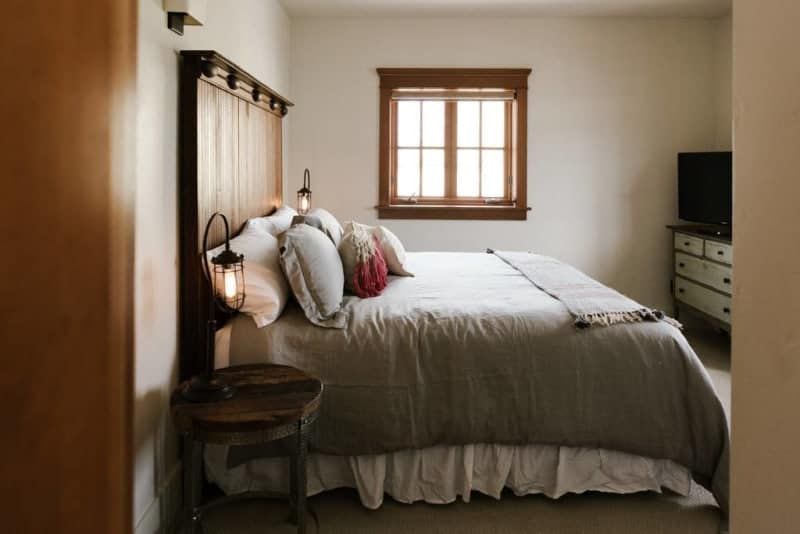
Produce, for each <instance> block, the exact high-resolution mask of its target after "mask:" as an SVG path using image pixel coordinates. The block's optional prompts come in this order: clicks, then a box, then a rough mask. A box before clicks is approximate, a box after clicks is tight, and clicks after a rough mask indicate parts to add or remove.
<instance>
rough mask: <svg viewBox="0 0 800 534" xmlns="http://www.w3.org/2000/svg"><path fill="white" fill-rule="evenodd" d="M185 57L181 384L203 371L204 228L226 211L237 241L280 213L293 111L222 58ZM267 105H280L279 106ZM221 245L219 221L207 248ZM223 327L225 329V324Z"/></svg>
mask: <svg viewBox="0 0 800 534" xmlns="http://www.w3.org/2000/svg"><path fill="white" fill-rule="evenodd" d="M181 57H182V61H183V63H182V66H181V86H180V99H181V108H180V109H181V115H180V138H181V176H180V190H181V194H180V219H181V222H180V240H181V249H180V250H181V252H180V254H181V256H180V275H181V280H180V291H181V297H180V315H181V324H180V332H181V339H180V353H181V369H180V376H181V377H182V378H187V377H189V376H191V375H193V374H195V373H197V372H200V371H202V369H203V367H202V364H203V361H204V359H205V358H204V354H205V350H206V348H205V342H204V332H205V328H206V321H207V319H208V314H209V310H208V285H207V282H206V280H205V277H204V276H203V273H202V270H201V265H202V263H201V261H200V256H201V251H202V246H203V244H202V239H203V231H204V229H205V225H206V223H207V221H208V219H209V218H210V217H211V215H212V214H213V213H214V212H215V211H220V212H222V213H223V214H225V216H226V217H228V220H229V222H230V225H231V234H232V236H235V235H236V234H237V233H238V232H239V230H240V228H241V226H242V225H243V224H244V222H245V221H246V220H247V219H249V218H252V217H258V216H262V215H267V214H269V213H270V212H272V211H273V210H274V209H275V208H277V207H278V206H280V205H281V203H282V181H283V170H282V169H283V162H282V151H283V142H282V141H283V140H282V133H281V129H282V117H283V116H284V115H285V114H286V113H287V111H288V107H289V106H291V105H292V104H291V102H289V101H288V100H285V99H284V98H283V97H280V96H279V95H277V93H275V92H274V91H272V90H271V89H269V87H268V86H266V85H264V84H262V83H261V82H259V81H258V80H256V79H255V78H253V77H252V76H250V75H249V74H247V73H246V72H244V71H242V70H241V69H240V68H239V67H237V66H236V65H235V64H234V63H232V62H231V61H229V60H227V59H225V58H223V57H222V56H220V55H219V54H217V53H216V52H211V51H196V52H192V51H184V52H182V53H181ZM209 65H211V66H212V67H213V68H211V69H209ZM226 69H227V70H226ZM230 77H233V78H235V79H236V80H239V81H242V80H244V82H246V83H247V84H248V85H247V86H246V87H247V88H249V89H258V90H259V91H260V93H257V92H256V91H253V90H248V91H245V90H243V86H242V85H241V84H240V83H239V82H237V83H236V84H234V86H235V87H233V88H232V87H230V85H229V84H227V83H223V82H224V81H225V80H228V79H229V78H230ZM265 95H266V97H268V99H267V100H264V99H265V98H266V97H265ZM269 98H278V101H277V103H276V102H273V103H276V105H275V106H270V105H268V104H269V102H270V101H269ZM265 102H266V103H267V104H265ZM223 240H224V226H223V225H222V224H221V221H215V224H214V227H213V228H212V230H211V232H210V233H209V247H214V246H216V245H218V244H220V243H222V242H223ZM217 320H218V321H219V324H220V325H222V324H223V323H224V320H225V317H222V316H218V317H217Z"/></svg>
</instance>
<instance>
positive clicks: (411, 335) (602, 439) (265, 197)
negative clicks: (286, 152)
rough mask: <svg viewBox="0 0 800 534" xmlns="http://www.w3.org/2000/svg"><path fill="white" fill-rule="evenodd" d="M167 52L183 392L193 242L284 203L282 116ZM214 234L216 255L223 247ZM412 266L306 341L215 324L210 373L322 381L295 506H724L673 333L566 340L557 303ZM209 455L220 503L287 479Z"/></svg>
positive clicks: (704, 400) (244, 323)
mask: <svg viewBox="0 0 800 534" xmlns="http://www.w3.org/2000/svg"><path fill="white" fill-rule="evenodd" d="M181 57H182V63H181V85H180V99H181V106H180V137H181V169H180V210H179V211H180V231H179V235H180V273H181V280H180V376H181V378H183V379H185V378H188V377H190V376H192V375H194V374H196V373H198V372H201V371H202V370H203V362H204V361H205V351H204V336H203V333H204V331H205V328H206V324H207V321H208V320H209V319H211V318H212V317H211V316H210V310H209V309H208V306H207V305H206V303H207V302H208V287H207V284H206V283H205V281H204V280H203V275H202V272H201V269H200V265H201V264H200V261H199V259H200V253H201V246H200V242H201V232H200V229H201V228H203V227H204V225H205V222H206V220H208V217H209V215H211V214H212V213H214V212H215V211H223V212H224V213H226V214H227V215H228V216H229V217H230V219H231V223H232V225H231V226H232V229H233V231H234V233H235V232H236V231H237V230H238V229H239V228H240V227H241V226H242V225H243V224H244V223H245V221H247V219H248V218H251V217H258V216H261V215H266V214H268V213H270V212H272V211H274V210H275V209H276V208H278V207H279V206H280V205H281V204H282V200H281V199H282V197H283V194H282V181H283V175H282V163H281V154H282V135H281V121H282V117H283V116H284V115H285V114H286V112H287V110H288V107H289V106H291V102H289V101H288V100H286V99H285V98H283V97H282V96H280V95H279V94H278V93H276V92H274V91H272V90H271V89H270V88H269V87H268V86H266V85H264V84H263V83H261V82H259V81H258V80H256V79H255V78H253V77H252V76H251V75H249V74H247V73H246V72H245V71H243V70H242V69H241V68H240V67H238V66H237V65H236V64H234V63H233V62H231V61H230V60H228V59H226V58H224V57H222V56H220V55H219V54H217V53H216V52H213V51H185V52H183V53H182V56H181ZM214 232H216V230H215V231H214ZM214 232H212V234H211V235H210V239H209V245H210V246H211V247H213V246H216V245H219V244H220V243H221V240H222V236H221V234H219V233H214ZM486 245H487V246H491V245H492V244H491V243H486ZM409 268H410V270H411V271H412V272H415V274H416V276H415V277H413V278H397V277H390V282H389V285H388V287H387V288H386V289H385V290H384V292H383V294H382V295H381V296H379V297H376V298H371V299H358V298H355V297H346V299H345V302H344V308H345V312H346V317H347V324H346V327H345V328H344V329H343V330H337V329H325V328H320V327H316V326H313V325H312V324H310V323H309V322H308V320H306V318H305V317H304V316H303V314H302V312H301V310H300V309H299V308H298V307H297V305H295V304H291V303H290V305H289V306H288V307H287V308H286V309H285V311H284V312H283V314H282V316H281V317H280V318H279V319H278V320H277V321H276V322H275V323H273V324H271V325H269V326H266V327H263V328H261V329H257V328H256V327H255V324H254V323H253V321H252V320H251V319H250V318H249V317H246V316H241V315H240V316H236V317H234V318H232V319H231V320H229V321H228V320H227V318H226V317H224V316H218V317H216V319H217V320H218V322H219V325H220V326H221V329H220V330H219V331H218V332H217V346H216V353H217V354H216V357H217V365H220V366H223V365H237V364H242V363H252V362H264V361H271V362H277V363H284V364H290V365H294V366H297V367H299V368H302V369H303V370H305V371H307V372H310V373H312V374H315V375H317V376H318V377H319V378H321V379H322V380H323V382H324V384H325V393H324V398H323V404H322V413H321V415H320V418H319V420H318V425H317V429H316V434H315V436H314V440H313V441H312V447H313V450H314V454H313V455H312V457H311V458H310V460H309V466H310V467H309V493H315V492H318V491H324V490H326V489H330V488H334V487H341V486H348V487H355V488H357V489H358V490H359V492H360V495H361V497H362V502H364V504H365V505H366V506H368V507H372V508H374V507H377V506H379V505H380V503H381V502H382V499H383V495H384V492H387V493H389V494H390V495H393V496H394V497H396V498H398V499H399V500H404V501H409V502H410V501H414V500H420V499H422V500H426V501H429V502H449V501H451V500H453V499H454V498H456V497H457V496H461V497H462V498H464V499H469V493H470V492H471V491H473V490H475V491H482V492H484V493H487V494H489V495H494V496H499V493H500V491H501V490H502V489H503V487H510V488H511V489H512V490H514V491H515V492H517V493H520V494H525V493H544V494H546V495H549V496H552V497H558V496H560V495H562V494H563V493H565V492H581V491H588V490H598V491H614V492H631V491H642V490H656V491H658V490H661V489H662V488H667V489H670V490H672V491H676V492H678V493H682V494H686V493H688V491H689V485H690V483H691V479H694V480H695V481H697V482H699V483H700V484H702V485H704V486H705V487H707V488H710V489H711V490H712V491H713V493H714V495H715V497H716V498H717V501H718V502H719V504H720V506H721V508H722V509H723V511H726V510H727V500H728V430H727V423H726V420H725V416H724V413H723V409H722V406H721V404H720V402H719V400H718V399H717V397H716V395H715V393H714V390H713V387H712V385H711V382H710V380H709V377H708V375H707V373H706V372H705V370H704V369H703V366H702V365H701V363H700V361H699V360H698V358H697V356H696V355H695V354H694V352H693V351H692V348H691V347H690V346H689V344H688V343H687V341H686V339H685V338H684V336H683V335H682V334H681V332H680V330H679V329H677V328H676V327H674V326H672V325H671V324H668V323H667V322H663V321H645V322H637V323H632V324H618V325H611V326H602V327H592V328H586V329H578V328H576V327H575V322H574V320H573V318H572V317H571V315H570V314H569V313H568V311H567V310H566V308H565V307H564V305H563V303H562V302H560V301H559V300H557V299H554V298H553V297H552V296H551V295H549V294H547V293H545V292H543V291H542V290H540V289H539V288H538V287H537V286H536V285H535V284H532V283H531V281H530V280H529V279H527V278H526V277H525V276H523V275H522V274H521V273H520V272H519V271H518V270H515V269H514V268H512V267H511V266H510V265H509V264H507V263H505V262H503V261H502V260H501V259H500V258H499V257H498V256H496V255H494V254H486V253H460V254H459V253H436V252H430V253H415V254H410V255H409ZM226 321H227V324H226ZM206 460H207V464H206V467H207V475H208V478H209V479H210V480H211V481H214V482H216V483H218V484H219V485H220V486H221V487H222V488H223V489H225V490H229V491H235V490H237V489H243V488H244V487H247V488H252V489H254V488H256V487H258V486H262V487H263V486H267V487H269V486H273V487H280V486H281V485H283V484H284V483H285V478H286V473H285V466H284V465H283V464H282V463H281V462H280V461H276V460H267V459H264V458H262V457H261V454H260V451H259V450H258V449H242V448H236V449H233V448H232V449H220V448H213V447H210V448H208V449H207V451H206ZM267 489H269V488H267Z"/></svg>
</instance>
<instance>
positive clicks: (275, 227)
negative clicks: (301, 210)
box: [245, 206, 297, 237]
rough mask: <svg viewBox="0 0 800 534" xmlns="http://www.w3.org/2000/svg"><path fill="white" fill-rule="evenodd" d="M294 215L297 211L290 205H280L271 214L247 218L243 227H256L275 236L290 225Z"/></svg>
mask: <svg viewBox="0 0 800 534" xmlns="http://www.w3.org/2000/svg"><path fill="white" fill-rule="evenodd" d="M295 215H297V212H296V211H295V210H294V209H293V208H292V207H290V206H281V207H280V208H278V209H277V210H275V212H274V213H273V214H272V215H269V216H267V217H254V218H252V219H249V220H248V221H247V224H245V228H257V229H259V230H262V231H264V232H268V233H270V234H272V235H274V236H275V237H277V236H279V235H280V234H282V233H283V232H285V231H286V230H287V229H288V228H289V227H290V226H291V225H292V218H293V217H294V216H295Z"/></svg>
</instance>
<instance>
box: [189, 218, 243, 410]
mask: <svg viewBox="0 0 800 534" xmlns="http://www.w3.org/2000/svg"><path fill="white" fill-rule="evenodd" d="M217 217H220V218H221V219H222V222H223V223H224V224H225V248H224V249H223V251H222V252H220V253H219V254H217V255H216V256H214V257H213V258H211V267H209V261H208V232H209V230H210V228H211V223H213V222H214V219H216V218H217ZM202 263H203V272H204V273H205V275H206V280H207V281H208V283H209V286H210V289H211V292H210V296H209V306H208V322H207V326H206V351H205V359H204V372H203V374H202V375H197V376H195V377H194V378H192V380H191V381H189V383H188V385H187V386H186V387H185V388H184V390H183V396H184V397H185V398H187V399H188V400H190V401H194V402H214V401H218V400H223V399H229V398H231V397H232V396H233V394H234V393H235V389H234V388H233V386H231V385H230V384H226V383H225V381H224V380H222V379H221V378H219V377H215V376H214V334H215V333H216V331H217V321H216V318H215V312H216V310H217V308H219V309H221V310H222V311H223V312H225V313H235V312H237V311H239V310H240V309H241V308H242V305H243V304H244V298H245V293H244V256H243V255H242V254H238V253H236V252H234V251H233V250H231V243H230V228H229V226H228V219H227V218H226V217H225V215H223V214H222V213H220V212H216V213H214V214H213V215H212V216H211V218H210V219H209V220H208V223H207V224H206V230H205V233H204V234H203V258H202Z"/></svg>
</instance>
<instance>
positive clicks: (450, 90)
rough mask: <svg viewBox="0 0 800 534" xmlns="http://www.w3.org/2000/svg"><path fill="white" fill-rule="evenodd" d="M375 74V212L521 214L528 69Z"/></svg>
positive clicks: (400, 215) (455, 216)
mask: <svg viewBox="0 0 800 534" xmlns="http://www.w3.org/2000/svg"><path fill="white" fill-rule="evenodd" d="M378 74H379V75H380V79H381V98H380V100H381V102H380V105H381V113H380V122H381V125H380V188H379V195H380V199H379V205H378V215H379V217H380V218H388V219H392V218H395V219H409V218H413V219H425V218H428V219H519V220H522V219H525V218H526V215H527V211H528V208H527V205H526V200H527V198H526V191H527V188H526V185H527V184H526V160H527V158H526V141H525V140H526V139H527V132H526V123H527V111H526V110H527V84H528V76H529V74H530V69H378Z"/></svg>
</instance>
